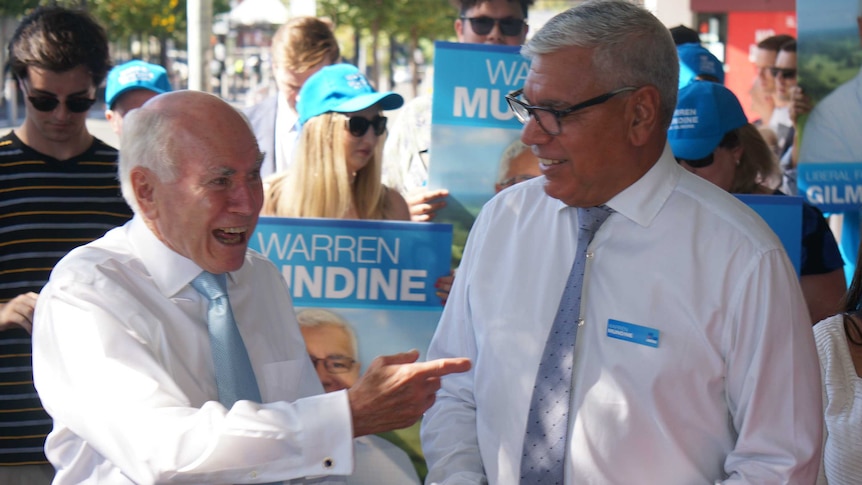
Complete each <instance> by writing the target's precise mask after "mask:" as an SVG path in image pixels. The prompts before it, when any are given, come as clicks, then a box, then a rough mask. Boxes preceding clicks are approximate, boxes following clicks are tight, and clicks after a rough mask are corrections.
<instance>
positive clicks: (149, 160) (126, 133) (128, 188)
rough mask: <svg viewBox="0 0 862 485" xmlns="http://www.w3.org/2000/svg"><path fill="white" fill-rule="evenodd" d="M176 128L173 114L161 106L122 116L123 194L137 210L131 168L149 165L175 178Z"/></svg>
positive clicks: (161, 176) (160, 174)
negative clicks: (169, 114) (173, 147)
mask: <svg viewBox="0 0 862 485" xmlns="http://www.w3.org/2000/svg"><path fill="white" fill-rule="evenodd" d="M176 128H177V126H176V124H175V123H173V122H172V120H171V119H170V116H168V115H167V113H165V112H164V111H162V110H159V109H147V108H138V109H133V110H131V111H129V112H128V113H126V116H125V117H123V134H122V135H121V140H122V144H123V145H122V150H120V161H119V177H120V188H121V189H122V192H123V198H124V199H126V203H127V204H129V207H131V208H132V210H133V211H134V212H135V214H137V213H138V211H139V210H140V207H139V206H138V201H137V199H136V198H135V193H134V190H133V188H132V178H131V177H132V176H131V173H132V169H134V168H135V167H144V168H147V169H149V170H151V171H152V172H153V173H155V174H156V176H157V177H158V179H159V180H160V181H162V182H167V183H169V182H173V181H174V180H176V178H177V174H178V171H177V166H176V162H175V161H174V160H173V159H172V157H171V156H170V154H171V153H174V151H173V150H172V149H171V148H172V146H173V144H174V143H173V138H174V135H175V133H173V131H174V130H176Z"/></svg>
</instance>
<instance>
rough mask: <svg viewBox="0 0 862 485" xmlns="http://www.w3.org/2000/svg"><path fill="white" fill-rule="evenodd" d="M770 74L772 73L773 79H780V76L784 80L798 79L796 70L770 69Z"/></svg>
mask: <svg viewBox="0 0 862 485" xmlns="http://www.w3.org/2000/svg"><path fill="white" fill-rule="evenodd" d="M769 72H771V73H772V76H773V77H778V75H779V74H780V75H781V77H783V78H784V79H795V78H796V69H782V68H780V67H770V68H769Z"/></svg>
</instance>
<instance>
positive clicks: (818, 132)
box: [799, 71, 862, 163]
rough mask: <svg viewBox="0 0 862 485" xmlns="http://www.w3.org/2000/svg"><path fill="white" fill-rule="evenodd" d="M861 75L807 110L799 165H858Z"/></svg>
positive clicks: (861, 139)
mask: <svg viewBox="0 0 862 485" xmlns="http://www.w3.org/2000/svg"><path fill="white" fill-rule="evenodd" d="M859 120H862V71H860V72H859V73H858V74H856V77H854V78H853V79H851V80H849V81H847V82H846V83H844V84H842V85H840V86H838V87H837V88H835V89H834V90H833V91H832V92H831V93H830V94H829V95H828V96H826V97H825V98H823V99H822V100H820V101H819V102H818V103H817V104H816V105H815V106H814V109H813V110H811V114H810V115H809V116H808V120H807V121H806V122H805V126H804V127H803V131H802V145H801V146H800V151H799V163H813V162H821V163H837V162H857V163H862V136H860V135H859Z"/></svg>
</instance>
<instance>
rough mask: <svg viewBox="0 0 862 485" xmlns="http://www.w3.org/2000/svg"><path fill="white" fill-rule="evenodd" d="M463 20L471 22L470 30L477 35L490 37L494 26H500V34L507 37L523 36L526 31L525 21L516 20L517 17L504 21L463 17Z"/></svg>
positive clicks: (507, 18)
mask: <svg viewBox="0 0 862 485" xmlns="http://www.w3.org/2000/svg"><path fill="white" fill-rule="evenodd" d="M461 20H469V21H470V28H472V29H473V32H475V33H476V34H477V35H488V34H490V33H491V30H493V29H494V25H495V24H497V25H499V26H500V32H502V34H503V35H505V36H507V37H514V36H516V35H521V32H522V31H523V30H524V24H525V23H526V22H524V19H516V18H515V17H506V18H504V19H495V18H491V17H461Z"/></svg>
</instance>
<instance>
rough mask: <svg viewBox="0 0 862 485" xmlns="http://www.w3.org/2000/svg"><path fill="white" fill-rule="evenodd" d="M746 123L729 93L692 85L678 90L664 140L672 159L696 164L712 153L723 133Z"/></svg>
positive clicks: (710, 86) (704, 83)
mask: <svg viewBox="0 0 862 485" xmlns="http://www.w3.org/2000/svg"><path fill="white" fill-rule="evenodd" d="M747 123H748V119H747V118H746V117H745V112H744V111H743V110H742V105H741V104H739V100H738V99H736V96H735V95H734V94H733V92H731V91H730V90H729V89H727V88H726V87H724V86H722V85H721V84H718V83H714V82H709V81H693V82H692V83H691V84H689V85H687V86H685V87H683V88H682V89H680V90H679V97H678V98H677V103H676V110H674V112H673V120H672V121H671V124H670V128H668V132H667V137H668V141H669V142H670V146H671V149H673V154H674V156H676V157H677V158H681V159H684V160H699V159H701V158H704V157H706V156H707V155H709V154H710V153H712V152H713V151H714V150H715V149H716V148H717V147H718V144H719V143H721V139H722V138H724V135H725V134H727V132H729V131H732V130H735V129H737V128H739V127H741V126H744V125H746V124H747Z"/></svg>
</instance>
